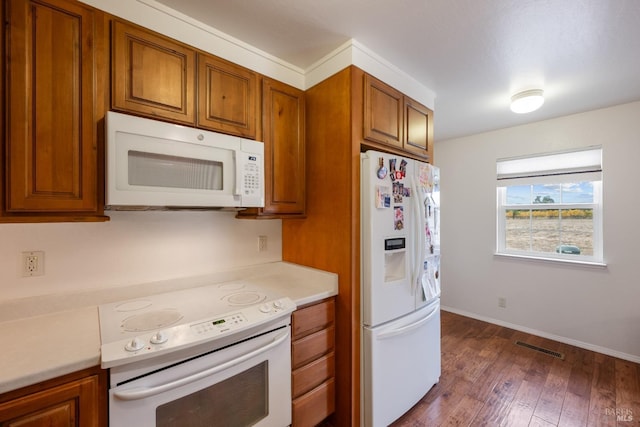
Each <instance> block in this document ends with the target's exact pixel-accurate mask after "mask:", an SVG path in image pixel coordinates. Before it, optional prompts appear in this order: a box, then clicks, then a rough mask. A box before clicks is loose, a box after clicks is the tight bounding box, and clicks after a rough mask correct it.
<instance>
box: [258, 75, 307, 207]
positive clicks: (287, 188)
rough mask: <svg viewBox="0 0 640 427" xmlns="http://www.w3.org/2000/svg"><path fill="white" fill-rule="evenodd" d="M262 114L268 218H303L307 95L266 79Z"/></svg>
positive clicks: (263, 88)
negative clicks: (293, 216) (279, 215)
mask: <svg viewBox="0 0 640 427" xmlns="http://www.w3.org/2000/svg"><path fill="white" fill-rule="evenodd" d="M262 102H263V106H262V114H263V133H264V135H263V136H264V158H265V161H264V163H265V180H266V183H265V206H264V209H263V212H264V213H267V214H299V215H300V214H304V208H305V147H304V144H305V140H304V92H303V91H301V90H299V89H296V88H294V87H291V86H288V85H286V84H284V83H281V82H278V81H276V80H271V79H268V78H266V77H265V78H264V80H263V84H262Z"/></svg>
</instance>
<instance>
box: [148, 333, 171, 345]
mask: <svg viewBox="0 0 640 427" xmlns="http://www.w3.org/2000/svg"><path fill="white" fill-rule="evenodd" d="M168 339H169V336H168V335H167V333H166V332H164V331H158V332H156V333H155V334H154V335H153V336H152V337H151V344H163V343H165V342H167V340H168Z"/></svg>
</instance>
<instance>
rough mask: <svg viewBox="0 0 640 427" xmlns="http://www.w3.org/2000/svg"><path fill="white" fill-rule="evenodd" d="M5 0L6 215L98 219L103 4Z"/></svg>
mask: <svg viewBox="0 0 640 427" xmlns="http://www.w3.org/2000/svg"><path fill="white" fill-rule="evenodd" d="M3 4H4V6H5V7H6V9H5V13H6V16H5V19H6V24H7V25H6V27H5V28H6V30H5V31H6V33H5V40H6V42H7V44H6V57H5V59H4V60H3V61H6V72H7V76H6V79H5V82H7V83H6V85H7V86H6V87H5V90H4V94H5V96H4V106H3V108H6V109H7V111H8V112H9V114H7V115H6V116H5V117H7V122H6V126H5V132H4V144H6V146H5V149H4V150H3V151H4V154H5V157H4V158H2V157H1V156H0V158H2V159H3V163H4V166H5V168H4V169H5V173H4V174H3V176H2V182H3V186H2V190H0V192H2V191H4V194H3V196H4V197H3V203H2V209H0V221H5V220H6V221H34V222H37V221H47V220H48V219H47V218H46V217H47V215H48V216H49V220H53V221H65V220H75V221H81V220H97V219H96V217H98V216H100V217H101V214H102V207H101V205H99V203H98V198H99V196H100V195H101V194H102V193H101V190H99V182H100V179H99V171H100V170H101V166H100V165H99V161H101V158H102V157H101V155H100V154H99V150H98V145H99V143H98V142H99V141H101V140H102V139H101V138H102V136H101V135H100V136H99V135H98V132H97V127H98V126H97V122H98V120H97V117H99V115H100V108H101V107H100V105H98V104H96V98H97V97H99V96H100V95H101V90H103V89H101V88H102V87H103V86H105V83H106V82H105V81H103V80H101V76H104V75H106V74H105V73H104V71H105V70H104V69H102V74H101V70H100V66H99V65H98V63H99V62H100V61H101V60H100V59H99V58H100V49H102V51H101V52H103V53H104V52H106V51H105V50H104V49H105V46H104V42H103V40H102V39H101V38H100V37H99V35H98V34H99V29H100V28H104V27H103V26H102V23H103V21H100V19H98V18H97V17H98V15H99V16H100V17H102V15H101V12H99V11H96V10H94V9H92V8H90V7H88V6H85V5H83V4H82V3H80V2H76V1H67V0H38V1H30V0H9V1H6V2H3ZM102 34H103V35H105V39H106V33H102ZM103 62H104V61H103ZM66 214H69V216H67V217H65V215H66ZM70 217H73V218H70ZM90 217H93V218H90ZM101 219H105V218H104V217H101Z"/></svg>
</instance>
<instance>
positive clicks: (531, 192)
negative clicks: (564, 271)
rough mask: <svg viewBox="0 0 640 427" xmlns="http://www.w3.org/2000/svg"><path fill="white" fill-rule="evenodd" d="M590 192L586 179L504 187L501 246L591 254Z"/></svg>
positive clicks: (519, 249)
mask: <svg viewBox="0 0 640 427" xmlns="http://www.w3.org/2000/svg"><path fill="white" fill-rule="evenodd" d="M593 194H594V193H593V183H592V182H589V181H583V182H575V183H564V184H527V185H514V186H508V187H506V204H507V205H508V207H507V209H505V211H504V212H505V218H504V219H505V223H504V231H505V236H504V237H505V248H506V249H507V250H516V251H526V252H543V253H545V252H546V253H550V252H551V253H562V254H568V255H584V256H593V254H594V253H593V246H594V242H593V239H594V235H593V230H594V223H593V208H592V203H593V201H594V198H593ZM559 204H563V205H565V206H562V207H561V206H558V205H559ZM554 205H556V206H554ZM567 205H568V206H567Z"/></svg>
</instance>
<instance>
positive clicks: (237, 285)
mask: <svg viewBox="0 0 640 427" xmlns="http://www.w3.org/2000/svg"><path fill="white" fill-rule="evenodd" d="M295 308H296V305H295V303H294V302H293V301H291V300H290V299H289V298H286V297H282V296H281V295H278V294H276V293H274V292H272V291H270V290H267V289H263V288H260V287H257V286H254V285H250V284H247V283H244V282H229V283H219V284H215V285H208V286H201V287H196V288H190V289H184V290H179V291H174V292H168V293H162V294H156V295H150V296H145V297H143V298H136V299H132V300H126V301H119V302H114V303H109V304H102V305H100V306H99V307H98V311H99V317H100V337H101V343H102V346H101V350H102V367H103V368H107V367H111V366H116V365H120V364H124V363H130V362H133V361H137V360H141V359H143V358H148V357H152V356H153V355H156V354H166V353H168V352H170V351H175V350H178V349H183V348H187V347H190V346H194V345H197V344H200V343H203V342H207V341H211V340H215V339H217V338H220V337H223V336H229V335H231V334H233V333H234V332H239V331H242V330H246V329H248V328H252V327H254V326H258V325H260V324H263V323H266V322H269V321H271V320H274V319H278V318H280V317H283V316H286V315H290V313H291V312H292V311H293V310H295Z"/></svg>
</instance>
